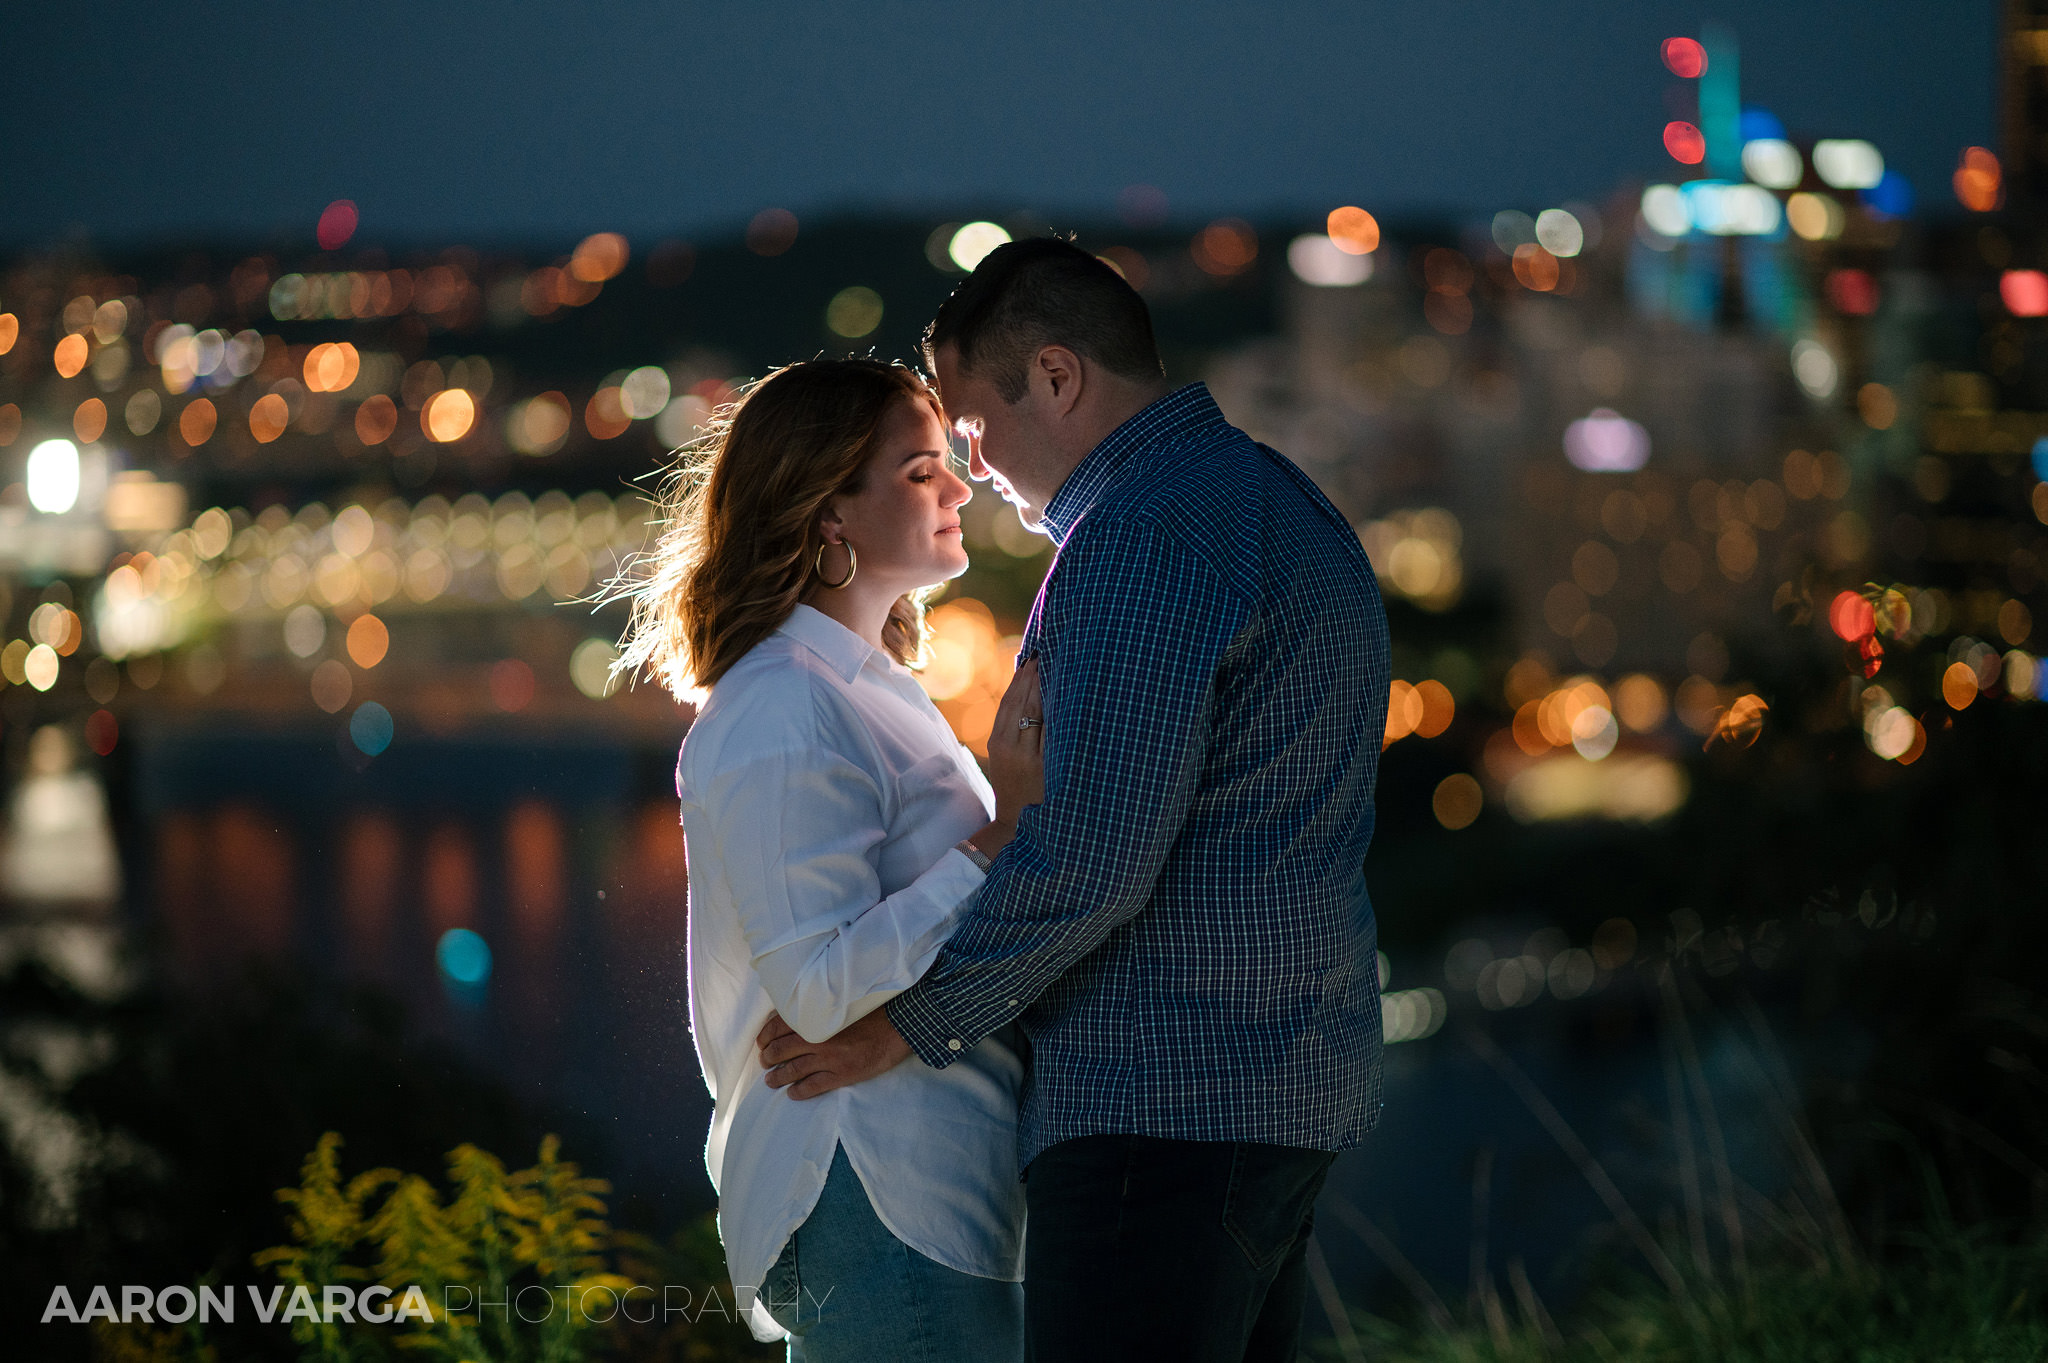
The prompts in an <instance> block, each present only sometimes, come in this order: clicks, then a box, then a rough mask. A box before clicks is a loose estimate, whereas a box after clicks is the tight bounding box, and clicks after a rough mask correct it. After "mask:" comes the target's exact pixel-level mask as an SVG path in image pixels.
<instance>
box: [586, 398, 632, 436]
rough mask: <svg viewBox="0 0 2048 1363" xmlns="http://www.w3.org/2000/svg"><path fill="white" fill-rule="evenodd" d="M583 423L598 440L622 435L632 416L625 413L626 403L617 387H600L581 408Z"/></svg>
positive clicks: (630, 422)
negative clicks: (587, 403)
mask: <svg viewBox="0 0 2048 1363" xmlns="http://www.w3.org/2000/svg"><path fill="white" fill-rule="evenodd" d="M583 424H584V426H586V427H587V428H589V431H590V433H591V434H592V435H594V436H596V437H597V438H598V439H599V440H611V439H613V438H615V437H617V436H622V435H624V434H625V433H626V428H627V427H628V426H631V425H632V424H633V418H632V417H630V416H627V415H626V404H625V402H624V400H623V395H622V394H621V393H620V391H619V390H618V389H617V388H600V389H598V390H597V393H596V395H595V396H593V397H592V398H591V399H590V403H589V405H588V406H586V407H585V408H584V409H583Z"/></svg>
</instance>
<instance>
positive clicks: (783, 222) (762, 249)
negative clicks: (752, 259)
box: [747, 208, 797, 256]
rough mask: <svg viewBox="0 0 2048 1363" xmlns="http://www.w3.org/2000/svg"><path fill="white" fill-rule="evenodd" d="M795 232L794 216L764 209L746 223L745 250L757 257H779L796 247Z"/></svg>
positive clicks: (777, 209)
mask: <svg viewBox="0 0 2048 1363" xmlns="http://www.w3.org/2000/svg"><path fill="white" fill-rule="evenodd" d="M796 232H797V221H796V214H794V213H792V212H790V211H789V210H788V209H786V208H764V209H762V210H761V211H760V212H759V213H756V214H755V215H754V216H753V218H752V220H751V221H749V222H748V223H747V249H748V250H749V251H752V252H753V253H754V254H755V255H757V256H779V255H781V254H783V253H784V252H785V251H787V250H789V248H790V247H792V246H794V245H796Z"/></svg>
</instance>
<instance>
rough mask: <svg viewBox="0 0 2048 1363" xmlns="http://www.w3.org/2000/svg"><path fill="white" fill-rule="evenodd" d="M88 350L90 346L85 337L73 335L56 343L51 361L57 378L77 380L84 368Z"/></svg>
mask: <svg viewBox="0 0 2048 1363" xmlns="http://www.w3.org/2000/svg"><path fill="white" fill-rule="evenodd" d="M90 350H91V346H90V345H89V344H88V343H87V341H86V339H85V337H83V336H79V335H75V334H74V335H71V336H66V337H65V338H64V339H63V340H61V341H59V342H57V349H56V351H55V352H54V353H53V354H52V356H51V361H52V362H53V363H54V364H55V365H56V366H57V375H58V377H59V378H66V379H75V378H77V377H78V375H79V372H80V371H81V370H83V369H84V368H85V361H86V356H87V354H88V352H89V351H90Z"/></svg>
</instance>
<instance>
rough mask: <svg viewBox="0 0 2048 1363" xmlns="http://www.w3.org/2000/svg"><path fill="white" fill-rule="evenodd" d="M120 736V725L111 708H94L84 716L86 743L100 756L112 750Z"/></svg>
mask: <svg viewBox="0 0 2048 1363" xmlns="http://www.w3.org/2000/svg"><path fill="white" fill-rule="evenodd" d="M120 737H121V725H120V722H119V721H118V720H116V719H115V718H114V714H113V712H112V711H111V710H95V711H93V712H92V714H91V715H89V716H88V717H87V718H86V721H85V742H86V745H87V746H88V747H90V748H91V749H92V750H93V751H94V752H96V753H98V754H99V755H100V756H101V757H105V756H106V755H107V754H108V753H110V752H112V751H113V750H114V744H115V743H116V742H118V741H119V740H120Z"/></svg>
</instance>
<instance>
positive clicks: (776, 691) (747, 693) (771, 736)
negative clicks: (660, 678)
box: [681, 634, 835, 780]
mask: <svg viewBox="0 0 2048 1363" xmlns="http://www.w3.org/2000/svg"><path fill="white" fill-rule="evenodd" d="M834 680H835V679H834V678H833V676H832V674H831V673H830V671H829V670H828V669H827V668H825V667H824V666H823V665H822V664H820V663H819V662H818V660H817V659H816V658H815V657H814V656H812V654H811V653H810V652H809V651H808V650H806V649H804V648H801V647H798V646H795V645H794V644H793V643H792V641H791V640H790V639H789V638H788V637H787V636H786V635H782V634H771V635H769V636H768V637H767V638H765V639H763V640H762V641H761V642H760V643H758V644H756V645H754V647H753V648H751V649H749V650H747V652H746V654H745V655H744V656H742V657H741V658H740V660H739V661H738V662H736V663H734V664H733V665H732V666H731V667H730V668H728V669H727V670H726V673H725V675H724V676H722V677H720V678H719V679H718V682H717V684H716V685H714V686H713V687H712V688H711V692H710V694H709V695H708V696H706V697H705V698H704V701H703V703H702V704H700V705H699V706H698V707H697V717H696V719H695V720H693V721H692V722H691V724H690V728H689V731H688V732H687V733H686V734H684V735H683V750H682V756H681V774H682V776H683V778H684V779H685V780H688V779H690V778H691V777H692V776H693V775H703V774H708V773H711V772H714V771H719V770H724V769H726V768H729V767H733V766H738V765H742V764H744V763H745V762H747V761H750V760H753V759H754V758H757V757H760V756H763V755H766V754H769V753H773V752H777V751H782V750H789V749H796V750H808V749H814V748H816V747H817V746H819V745H820V744H821V743H822V742H823V741H824V740H825V738H826V734H825V732H824V731H825V729H826V727H827V725H826V722H825V717H826V715H827V714H828V713H829V712H830V710H831V709H832V708H833V693H834V690H835V688H834V685H833V683H834Z"/></svg>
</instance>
